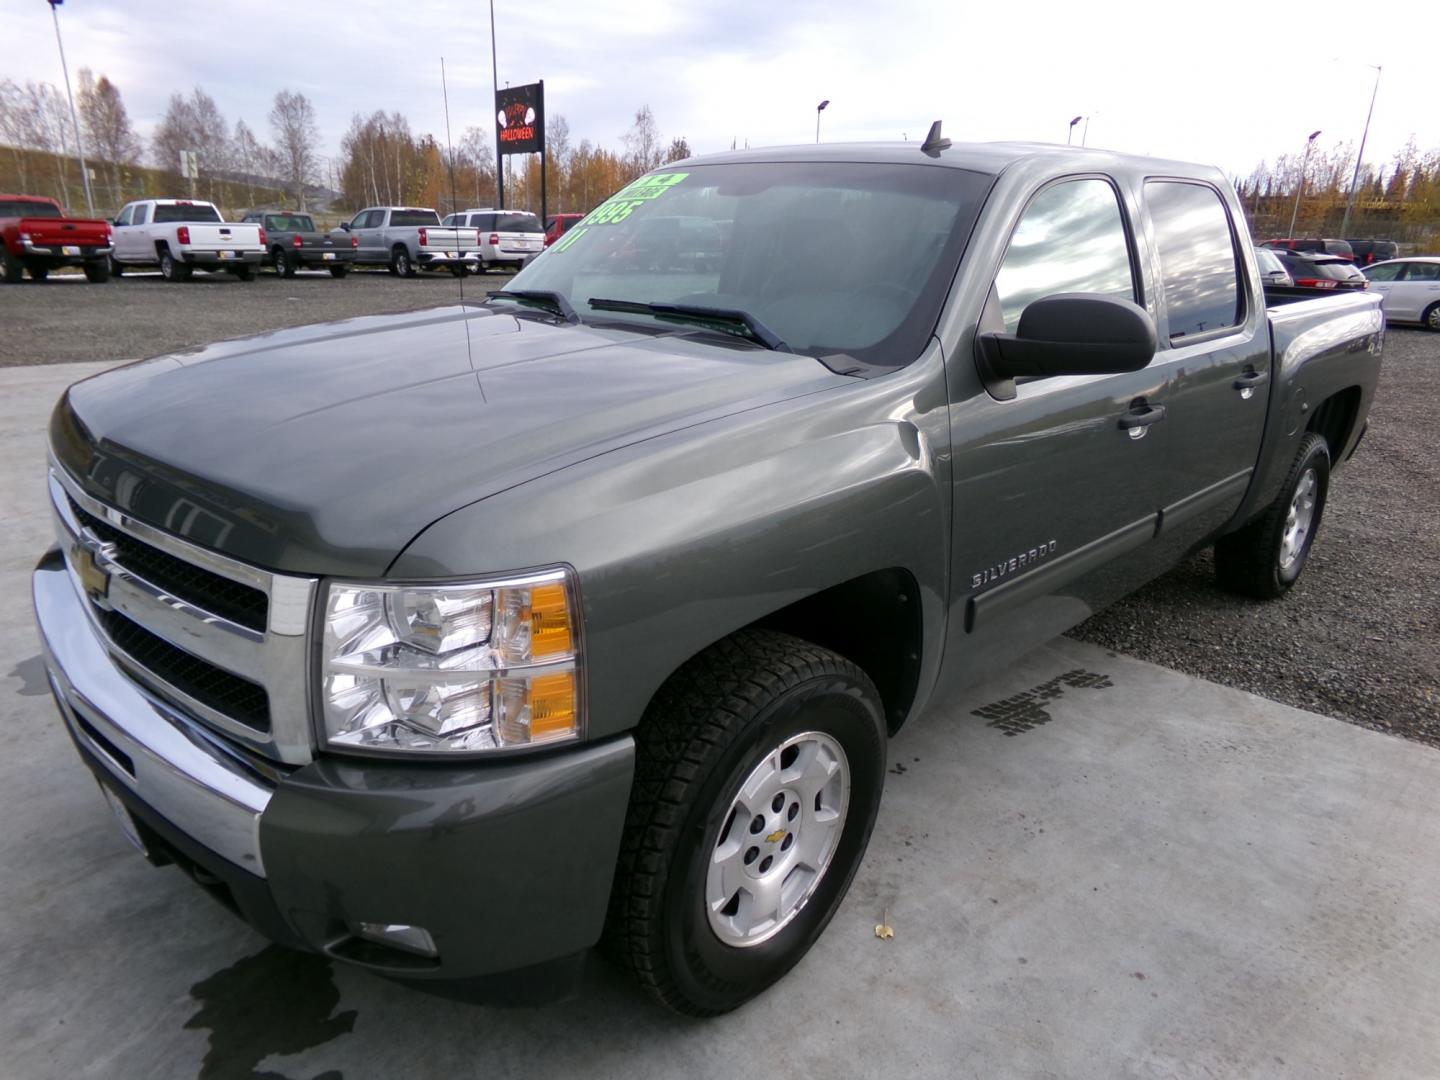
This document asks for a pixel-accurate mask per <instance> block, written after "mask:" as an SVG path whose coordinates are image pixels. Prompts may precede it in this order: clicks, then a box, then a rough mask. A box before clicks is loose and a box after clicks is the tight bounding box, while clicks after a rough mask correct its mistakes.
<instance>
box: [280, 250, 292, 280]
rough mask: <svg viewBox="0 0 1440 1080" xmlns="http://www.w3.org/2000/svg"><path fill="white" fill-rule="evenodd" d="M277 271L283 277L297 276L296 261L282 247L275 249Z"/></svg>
mask: <svg viewBox="0 0 1440 1080" xmlns="http://www.w3.org/2000/svg"><path fill="white" fill-rule="evenodd" d="M275 273H277V274H279V275H280V276H281V277H294V276H295V261H294V260H293V259H291V258H290V256H289V255H288V254H286V252H285V249H284V248H282V247H277V248H276V249H275Z"/></svg>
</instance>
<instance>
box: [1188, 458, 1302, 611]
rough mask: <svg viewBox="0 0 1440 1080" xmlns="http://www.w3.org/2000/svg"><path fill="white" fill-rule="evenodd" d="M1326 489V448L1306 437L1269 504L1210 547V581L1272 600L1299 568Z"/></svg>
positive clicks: (1285, 588)
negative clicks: (1212, 555) (1212, 557)
mask: <svg viewBox="0 0 1440 1080" xmlns="http://www.w3.org/2000/svg"><path fill="white" fill-rule="evenodd" d="M1329 489H1330V448H1329V445H1328V444H1327V443H1326V442H1325V439H1324V438H1323V437H1321V436H1319V435H1316V434H1315V433H1314V432H1311V433H1310V434H1308V435H1306V436H1305V438H1304V439H1302V440H1301V442H1300V449H1299V450H1298V451H1296V454H1295V461H1294V463H1293V464H1292V465H1291V466H1290V472H1289V473H1288V474H1287V475H1286V477H1285V483H1284V485H1283V486H1282V487H1281V489H1280V494H1279V495H1278V496H1277V497H1276V499H1275V501H1274V502H1273V503H1271V504H1270V506H1269V507H1268V508H1266V510H1265V512H1264V513H1263V514H1261V515H1260V516H1259V517H1258V518H1256V519H1255V520H1254V521H1252V522H1250V524H1248V525H1246V526H1245V527H1244V528H1243V529H1240V530H1238V531H1236V532H1233V533H1230V534H1229V535H1228V536H1222V537H1221V538H1220V539H1219V540H1217V541H1216V542H1215V576H1216V578H1217V580H1218V581H1219V583H1220V585H1221V587H1222V588H1224V589H1228V590H1229V591H1230V592H1236V593H1240V594H1241V595H1243V596H1252V597H1255V598H1256V599H1258V600H1273V599H1275V598H1276V597H1279V596H1283V595H1284V594H1285V593H1287V592H1288V591H1289V590H1290V587H1291V586H1292V585H1294V584H1295V582H1296V581H1297V580H1299V578H1300V574H1301V572H1302V571H1303V570H1304V569H1305V563H1306V560H1308V559H1309V557H1310V549H1311V547H1313V546H1314V544H1315V534H1316V533H1317V532H1318V531H1319V529H1320V519H1321V518H1322V517H1323V516H1324V513H1325V496H1326V494H1327V492H1328V491H1329Z"/></svg>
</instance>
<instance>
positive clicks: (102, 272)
mask: <svg viewBox="0 0 1440 1080" xmlns="http://www.w3.org/2000/svg"><path fill="white" fill-rule="evenodd" d="M85 280H86V281H88V282H90V283H91V284H93V285H102V284H104V283H105V282H107V281H109V280H110V264H109V263H108V262H106V261H104V260H103V259H97V260H95V261H93V262H87V263H86V264H85Z"/></svg>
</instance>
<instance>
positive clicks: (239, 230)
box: [187, 225, 263, 251]
mask: <svg viewBox="0 0 1440 1080" xmlns="http://www.w3.org/2000/svg"><path fill="white" fill-rule="evenodd" d="M187 228H188V229H189V230H190V244H189V246H190V247H192V248H205V249H207V250H208V249H212V248H213V249H216V250H220V249H225V248H255V249H256V250H257V251H258V250H263V248H262V245H261V243H260V226H259V225H189V226H187Z"/></svg>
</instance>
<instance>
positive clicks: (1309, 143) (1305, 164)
mask: <svg viewBox="0 0 1440 1080" xmlns="http://www.w3.org/2000/svg"><path fill="white" fill-rule="evenodd" d="M1319 137H1320V132H1318V131H1312V132H1311V133H1310V138H1308V139H1306V140H1305V158H1304V160H1303V161H1301V163H1300V183H1299V184H1298V185H1297V186H1296V188H1295V209H1294V210H1292V211H1291V212H1290V231H1289V232H1287V233H1286V234H1285V238H1286V239H1287V240H1290V239H1294V236H1295V219H1296V218H1297V217H1299V216H1300V196H1301V195H1302V194H1303V193H1304V191H1305V172H1306V170H1307V169H1309V167H1310V150H1311V148H1312V147H1313V146H1314V145H1315V140H1316V139H1318V138H1319ZM1341 232H1344V230H1343V229H1342V230H1341Z"/></svg>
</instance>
